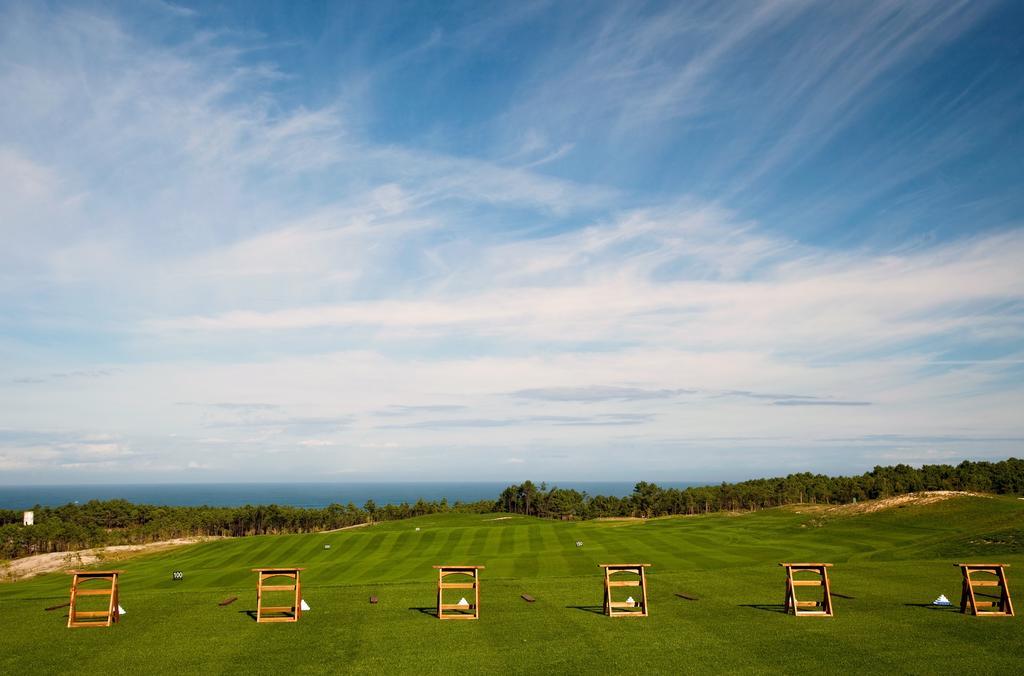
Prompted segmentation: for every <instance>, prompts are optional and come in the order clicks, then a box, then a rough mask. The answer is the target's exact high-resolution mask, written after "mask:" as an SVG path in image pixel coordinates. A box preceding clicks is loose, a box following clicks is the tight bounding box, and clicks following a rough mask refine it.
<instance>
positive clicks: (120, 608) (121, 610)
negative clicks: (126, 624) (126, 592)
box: [117, 605, 124, 615]
mask: <svg viewBox="0 0 1024 676" xmlns="http://www.w3.org/2000/svg"><path fill="white" fill-rule="evenodd" d="M117 614H118V615H124V608H122V607H121V606H120V605H118V606H117Z"/></svg>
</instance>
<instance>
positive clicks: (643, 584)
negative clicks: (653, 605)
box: [640, 566, 647, 617]
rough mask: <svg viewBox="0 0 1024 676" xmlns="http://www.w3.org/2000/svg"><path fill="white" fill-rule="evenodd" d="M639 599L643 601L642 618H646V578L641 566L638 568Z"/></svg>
mask: <svg viewBox="0 0 1024 676" xmlns="http://www.w3.org/2000/svg"><path fill="white" fill-rule="evenodd" d="M640 597H641V598H642V599H643V604H644V605H643V613H644V617H647V576H646V575H644V569H643V567H642V566H641V567H640Z"/></svg>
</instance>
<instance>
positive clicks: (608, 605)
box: [604, 568, 612, 616]
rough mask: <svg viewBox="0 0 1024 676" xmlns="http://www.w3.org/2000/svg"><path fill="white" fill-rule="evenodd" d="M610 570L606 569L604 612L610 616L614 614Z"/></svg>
mask: <svg viewBox="0 0 1024 676" xmlns="http://www.w3.org/2000/svg"><path fill="white" fill-rule="evenodd" d="M608 570H609V569H608V568H605V570H604V614H605V615H609V616H610V615H611V614H612V587H611V584H609V583H610V582H611V579H610V577H609V575H608Z"/></svg>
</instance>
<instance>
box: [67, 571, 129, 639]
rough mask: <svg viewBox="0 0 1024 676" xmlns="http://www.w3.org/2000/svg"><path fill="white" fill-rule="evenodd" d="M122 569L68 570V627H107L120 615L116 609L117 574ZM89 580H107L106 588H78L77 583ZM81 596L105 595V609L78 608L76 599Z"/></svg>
mask: <svg viewBox="0 0 1024 676" xmlns="http://www.w3.org/2000/svg"><path fill="white" fill-rule="evenodd" d="M123 572H124V571H123V570H69V571H68V574H69V575H73V576H74V577H73V578H72V579H71V603H70V604H69V605H70V607H69V609H68V627H109V626H110V625H112V624H114V623H115V622H117V621H118V620H119V619H120V617H121V614H120V611H119V609H118V605H117V604H118V594H117V576H118V575H120V574H121V573H123ZM90 580H108V581H109V582H110V587H108V588H107V589H80V588H79V585H81V584H83V583H85V582H89V581H90ZM82 596H107V597H108V599H109V601H108V603H107V609H106V610H79V609H78V600H79V598H80V597H82Z"/></svg>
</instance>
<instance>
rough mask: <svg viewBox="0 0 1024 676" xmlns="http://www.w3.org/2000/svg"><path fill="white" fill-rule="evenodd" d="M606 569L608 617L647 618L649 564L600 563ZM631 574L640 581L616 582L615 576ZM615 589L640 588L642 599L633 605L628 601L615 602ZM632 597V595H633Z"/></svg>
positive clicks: (605, 605) (606, 609)
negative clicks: (645, 573)
mask: <svg viewBox="0 0 1024 676" xmlns="http://www.w3.org/2000/svg"><path fill="white" fill-rule="evenodd" d="M598 565H599V566H600V567H601V568H604V614H605V615H607V616H608V617H647V576H646V575H644V569H645V568H649V567H650V565H651V564H649V563H600V564H598ZM620 573H629V574H632V575H637V576H639V578H640V579H639V580H616V579H612V576H613V575H618V574H620ZM613 587H638V588H639V592H638V593H637V596H639V597H640V598H639V599H637V600H635V601H634V602H633V603H629V602H628V601H613V600H612V588H613ZM631 596H632V595H631Z"/></svg>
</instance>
